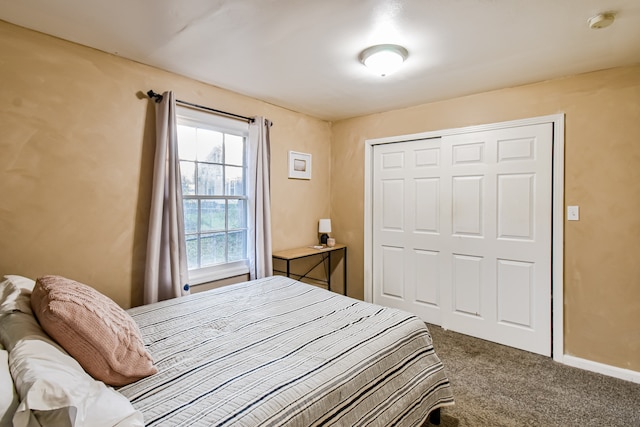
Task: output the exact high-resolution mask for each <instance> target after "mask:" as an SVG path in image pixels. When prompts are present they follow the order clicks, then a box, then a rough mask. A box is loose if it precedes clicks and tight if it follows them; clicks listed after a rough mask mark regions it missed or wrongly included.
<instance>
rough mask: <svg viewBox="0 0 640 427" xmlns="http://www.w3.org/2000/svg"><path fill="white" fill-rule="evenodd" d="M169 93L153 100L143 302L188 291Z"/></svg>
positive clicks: (172, 106)
mask: <svg viewBox="0 0 640 427" xmlns="http://www.w3.org/2000/svg"><path fill="white" fill-rule="evenodd" d="M180 179H181V177H180V161H179V157H178V135H177V128H176V102H175V98H174V95H173V92H165V93H163V94H162V100H161V101H160V102H159V103H156V154H155V160H154V165H153V190H152V196H151V215H150V218H149V236H148V240H147V263H146V268H145V279H144V303H145V304H150V303H152V302H157V301H161V300H165V299H169V298H175V297H178V296H181V295H185V294H188V293H189V285H188V284H187V282H188V278H189V276H188V270H187V253H186V252H187V251H186V243H185V235H184V219H183V217H184V214H183V210H182V184H181V180H180Z"/></svg>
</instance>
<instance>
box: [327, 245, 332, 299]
mask: <svg viewBox="0 0 640 427" xmlns="http://www.w3.org/2000/svg"><path fill="white" fill-rule="evenodd" d="M327 260H328V261H329V264H328V265H327V289H328V290H331V251H329V252H327Z"/></svg>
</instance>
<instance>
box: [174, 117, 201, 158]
mask: <svg viewBox="0 0 640 427" xmlns="http://www.w3.org/2000/svg"><path fill="white" fill-rule="evenodd" d="M196 141H197V138H196V128H193V127H191V126H185V125H178V157H180V160H195V159H196Z"/></svg>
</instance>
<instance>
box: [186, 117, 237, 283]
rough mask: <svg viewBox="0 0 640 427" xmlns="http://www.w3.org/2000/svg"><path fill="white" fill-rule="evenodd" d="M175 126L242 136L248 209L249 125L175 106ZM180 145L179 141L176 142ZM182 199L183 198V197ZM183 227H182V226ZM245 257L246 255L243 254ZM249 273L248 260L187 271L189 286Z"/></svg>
mask: <svg viewBox="0 0 640 427" xmlns="http://www.w3.org/2000/svg"><path fill="white" fill-rule="evenodd" d="M176 124H177V125H187V126H197V127H200V128H206V129H211V130H215V131H218V132H223V133H227V134H233V135H238V136H242V137H244V139H245V147H244V161H243V168H244V169H245V174H244V176H245V180H244V184H245V191H244V193H245V195H246V196H247V198H246V199H245V200H246V203H245V209H247V212H248V208H249V199H248V188H246V186H247V178H248V164H247V161H248V156H247V154H248V152H247V148H248V142H249V141H248V140H249V124H248V123H247V122H243V121H240V120H236V119H231V118H227V117H223V116H219V115H217V114H214V113H210V112H206V111H203V110H198V109H194V108H189V107H183V106H181V105H177V106H176ZM178 144H180V141H178ZM183 197H184V196H183ZM245 224H247V225H248V218H245ZM183 226H184V225H183ZM246 236H247V241H246V242H245V247H246V248H248V247H249V242H248V227H247V233H246ZM245 256H247V254H246V253H245ZM248 273H249V261H248V259H244V260H241V261H234V262H229V263H225V264H218V265H213V266H207V267H201V268H195V269H190V270H189V273H188V274H189V284H190V285H191V286H194V285H200V284H203V283H209V282H215V281H217V280H222V279H226V278H229V277H234V276H240V275H243V274H248Z"/></svg>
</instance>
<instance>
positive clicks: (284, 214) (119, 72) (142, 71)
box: [0, 22, 331, 307]
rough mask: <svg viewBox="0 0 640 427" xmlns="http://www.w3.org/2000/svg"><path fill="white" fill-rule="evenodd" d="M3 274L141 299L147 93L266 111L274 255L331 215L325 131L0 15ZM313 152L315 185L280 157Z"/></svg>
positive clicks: (150, 134)
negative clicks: (293, 175)
mask: <svg viewBox="0 0 640 427" xmlns="http://www.w3.org/2000/svg"><path fill="white" fill-rule="evenodd" d="M0 87H1V90H0V239H1V246H0V275H4V274H20V275H24V276H28V277H37V276H40V275H44V274H60V275H63V276H67V277H70V278H73V279H75V280H78V281H81V282H84V283H87V284H89V285H91V286H93V287H95V288H96V289H98V290H99V291H101V292H103V293H105V294H106V295H108V296H110V297H111V298H113V299H114V300H115V301H116V302H117V303H118V304H120V305H122V306H123V307H129V306H133V305H137V304H140V303H141V302H142V296H141V286H142V281H143V270H144V259H145V250H146V233H147V226H148V211H149V199H150V197H149V194H150V182H151V173H152V172H151V163H152V160H153V150H154V148H153V145H154V131H153V129H154V128H153V106H152V104H151V102H150V101H149V100H148V99H147V98H146V97H145V96H144V92H146V91H147V90H148V89H153V90H155V91H158V92H163V91H165V90H173V91H174V92H175V94H176V97H177V98H178V99H184V100H187V101H191V102H195V103H199V104H203V105H207V106H211V107H213V108H217V109H221V110H225V111H231V112H234V113H236V114H241V115H247V116H253V115H263V116H265V117H267V118H269V119H271V120H272V121H273V122H274V123H275V126H274V127H273V128H272V133H271V137H272V138H271V140H272V162H271V163H272V183H271V184H272V203H273V210H272V228H273V247H274V250H278V249H287V248H291V247H296V246H300V245H305V244H311V243H313V242H315V241H316V239H317V221H318V219H319V218H323V217H327V216H328V215H329V197H330V191H329V183H330V180H329V177H330V156H329V150H330V145H329V143H328V141H329V139H330V131H331V126H330V124H329V123H327V122H325V121H321V120H318V119H315V118H312V117H309V116H306V115H303V114H298V113H295V112H291V111H288V110H285V109H282V108H278V107H275V106H272V105H269V104H267V103H264V102H260V101H257V100H255V99H251V98H248V97H245V96H241V95H238V94H235V93H232V92H229V91H225V90H221V89H218V88H215V87H212V86H208V85H205V84H202V83H198V82H196V81H194V80H191V79H188V78H184V77H180V76H177V75H174V74H171V73H168V72H164V71H160V70H158V69H154V68H151V67H147V66H143V65H141V64H138V63H134V62H131V61H128V60H125V59H122V58H119V57H117V56H113V55H108V54H105V53H102V52H99V51H96V50H93V49H89V48H86V47H82V46H79V45H76V44H72V43H68V42H65V41H62V40H59V39H56V38H53V37H49V36H46V35H43V34H39V33H35V32H32V31H29V30H25V29H22V28H19V27H16V26H13V25H10V24H7V23H4V22H0ZM289 150H296V151H302V152H306V153H311V154H312V155H313V179H312V180H311V181H300V180H289V179H287V172H288V171H287V153H288V151H289Z"/></svg>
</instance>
